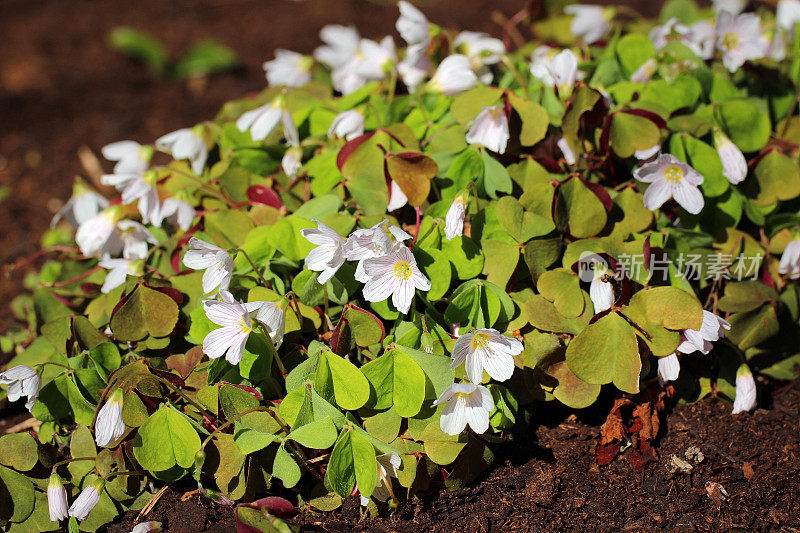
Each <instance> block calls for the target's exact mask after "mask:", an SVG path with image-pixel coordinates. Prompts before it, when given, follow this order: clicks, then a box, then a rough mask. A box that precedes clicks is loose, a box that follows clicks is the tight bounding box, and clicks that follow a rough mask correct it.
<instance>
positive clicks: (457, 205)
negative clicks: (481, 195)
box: [444, 192, 468, 241]
mask: <svg viewBox="0 0 800 533" xmlns="http://www.w3.org/2000/svg"><path fill="white" fill-rule="evenodd" d="M467 196H468V193H466V192H462V193H461V194H459V195H458V196H456V197H455V199H454V200H453V203H452V204H450V207H449V208H448V210H447V214H446V215H445V217H444V236H445V238H446V239H447V240H448V241H450V240H453V239H455V238H456V237H461V236H462V235H463V234H464V215H465V214H466V212H467Z"/></svg>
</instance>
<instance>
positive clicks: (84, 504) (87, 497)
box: [69, 478, 106, 520]
mask: <svg viewBox="0 0 800 533" xmlns="http://www.w3.org/2000/svg"><path fill="white" fill-rule="evenodd" d="M105 485H106V484H105V481H103V480H102V479H99V478H98V479H97V480H95V481H93V482H92V483H90V484H89V485H87V486H86V488H85V489H83V490H82V491H81V493H80V494H78V497H77V498H76V499H75V501H74V502H73V503H72V506H71V507H70V508H69V516H73V517H75V518H77V519H78V520H86V517H87V516H89V513H91V512H92V509H94V506H95V505H97V502H99V501H100V493H101V492H102V491H103V488H104V487H105Z"/></svg>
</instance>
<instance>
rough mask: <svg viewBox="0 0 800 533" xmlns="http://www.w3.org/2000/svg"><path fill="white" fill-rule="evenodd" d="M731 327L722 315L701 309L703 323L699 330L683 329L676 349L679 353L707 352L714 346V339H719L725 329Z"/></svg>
mask: <svg viewBox="0 0 800 533" xmlns="http://www.w3.org/2000/svg"><path fill="white" fill-rule="evenodd" d="M726 329H731V325H730V324H729V323H728V321H727V320H725V319H724V318H722V317H719V316H717V315H715V314H714V313H712V312H711V311H706V310H705V309H704V310H703V323H702V324H701V326H700V329H699V330H696V329H685V330H683V342H681V344H680V345H679V346H678V348H677V350H678V351H679V352H681V353H692V352H698V351H699V352H702V353H704V354H707V353H708V352H710V351H711V348H713V347H714V344H713V343H714V341H717V340H719V339H720V338H722V337H723V336H724V335H725V330H726Z"/></svg>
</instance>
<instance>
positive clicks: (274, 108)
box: [236, 96, 300, 146]
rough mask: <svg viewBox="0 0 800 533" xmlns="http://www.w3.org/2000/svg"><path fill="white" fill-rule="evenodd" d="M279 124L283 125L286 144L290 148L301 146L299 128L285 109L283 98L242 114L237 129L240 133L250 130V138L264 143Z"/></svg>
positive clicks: (277, 98)
mask: <svg viewBox="0 0 800 533" xmlns="http://www.w3.org/2000/svg"><path fill="white" fill-rule="evenodd" d="M278 123H282V124H283V136H284V137H285V138H286V143H287V144H289V145H290V146H297V145H299V144H300V137H299V134H298V133H297V127H296V126H295V125H294V122H293V121H292V115H290V114H289V112H288V111H287V110H286V109H285V108H284V107H283V98H281V97H280V96H278V97H276V98H275V99H274V100H272V102H270V103H268V104H264V105H262V106H261V107H259V108H256V109H253V110H252V111H247V112H246V113H244V114H242V116H240V117H239V118H238V119H237V120H236V127H237V128H238V129H239V131H247V130H250V137H252V139H253V140H254V141H263V140H264V139H266V138H267V136H268V135H269V134H270V133H272V131H273V130H274V129H275V128H276V127H277V126H278Z"/></svg>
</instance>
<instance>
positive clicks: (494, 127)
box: [466, 105, 511, 154]
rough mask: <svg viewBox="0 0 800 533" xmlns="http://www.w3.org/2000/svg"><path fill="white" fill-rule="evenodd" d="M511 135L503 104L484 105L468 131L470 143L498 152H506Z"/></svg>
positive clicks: (467, 138) (467, 137)
mask: <svg viewBox="0 0 800 533" xmlns="http://www.w3.org/2000/svg"><path fill="white" fill-rule="evenodd" d="M510 138H511V135H510V134H509V132H508V117H506V113H505V111H504V110H503V106H500V105H496V106H490V107H484V108H483V111H481V112H480V113H479V114H478V116H477V117H475V120H474V121H473V122H472V126H470V128H469V131H468V132H467V136H466V140H467V142H468V143H469V144H479V145H481V146H484V147H486V148H488V149H489V150H491V151H492V152H497V153H498V154H504V153H505V151H506V145H507V144H508V140H509V139H510Z"/></svg>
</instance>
